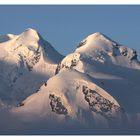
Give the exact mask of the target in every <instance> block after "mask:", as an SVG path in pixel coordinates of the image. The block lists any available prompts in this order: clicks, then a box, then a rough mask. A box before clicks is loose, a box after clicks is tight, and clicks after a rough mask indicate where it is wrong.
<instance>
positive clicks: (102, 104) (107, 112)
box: [82, 86, 122, 118]
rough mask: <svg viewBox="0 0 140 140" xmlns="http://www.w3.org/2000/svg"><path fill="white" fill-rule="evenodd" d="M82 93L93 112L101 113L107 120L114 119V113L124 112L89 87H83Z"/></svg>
mask: <svg viewBox="0 0 140 140" xmlns="http://www.w3.org/2000/svg"><path fill="white" fill-rule="evenodd" d="M82 91H83V94H84V95H85V100H86V101H87V102H88V104H89V109H90V110H91V111H94V112H97V113H100V114H101V115H103V116H104V117H106V118H112V116H113V114H114V113H117V112H118V113H119V112H121V111H122V108H120V107H119V106H117V105H115V104H114V103H112V102H110V101H109V100H107V99H105V98H104V97H102V96H101V95H100V94H98V93H97V92H96V91H95V90H91V89H89V88H88V87H86V86H83V89H82Z"/></svg>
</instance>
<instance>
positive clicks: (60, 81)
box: [3, 33, 140, 134]
mask: <svg viewBox="0 0 140 140" xmlns="http://www.w3.org/2000/svg"><path fill="white" fill-rule="evenodd" d="M33 36H34V35H33ZM24 37H25V36H24ZM21 40H22V41H23V42H24V40H25V38H23V39H21ZM21 40H20V41H21ZM41 42H42V41H41ZM24 43H25V42H24ZM31 43H33V42H31ZM8 44H9V43H8ZM9 48H10V47H7V49H9ZM21 48H22V47H21ZM21 52H23V51H21ZM43 52H44V51H43ZM46 52H47V51H46ZM49 54H52V55H53V54H54V53H53V52H52V53H49ZM49 54H48V55H49ZM43 56H44V55H43ZM43 58H44V57H43ZM49 58H51V56H50V57H49ZM53 58H54V56H52V58H51V59H48V57H47V56H46V57H45V59H43V60H44V61H45V63H46V62H47V64H48V62H50V61H51V62H50V63H51V65H52V64H53V65H55V64H56V63H58V65H57V66H56V65H55V68H54V69H53V74H52V75H50V77H51V78H50V79H48V80H46V81H45V82H44V83H43V85H42V86H40V87H39V88H38V90H37V91H36V92H34V94H32V95H31V96H29V97H27V98H26V99H25V100H23V101H21V102H19V104H18V107H14V106H13V107H12V108H11V109H9V111H8V113H9V114H11V115H12V117H11V118H13V117H14V118H17V120H18V121H17V122H18V124H17V122H16V124H17V125H16V126H17V127H16V128H15V127H14V128H15V130H13V129H12V128H10V129H8V130H7V129H6V128H5V129H4V131H3V133H9V134H10V133H14V134H16V133H19V134H140V131H139V130H140V123H139V122H140V121H139V119H140V116H139V112H140V95H139V94H140V87H139V82H140V62H139V61H138V59H137V52H136V51H135V50H134V49H130V48H128V47H126V46H123V45H121V44H119V43H117V42H115V41H113V40H111V39H110V38H108V37H106V36H105V35H103V34H101V33H95V34H92V35H90V36H88V37H87V38H85V39H84V40H83V41H81V42H80V43H79V45H78V47H77V49H76V50H75V51H74V52H73V53H71V54H68V55H67V56H66V57H65V58H64V59H63V60H62V61H61V62H54V61H55V60H54V59H53ZM61 58H62V57H61ZM56 60H57V59H56ZM59 60H60V59H59ZM8 62H9V60H8ZM52 62H53V63H52ZM50 63H49V64H50ZM29 64H30V63H29ZM27 67H28V66H27ZM28 68H29V69H30V67H28ZM33 69H35V66H33V67H32V68H31V71H32V70H33ZM40 69H41V68H40V67H37V70H38V72H40ZM44 69H45V70H46V71H47V69H46V68H44ZM48 70H50V69H49V68H48ZM29 71H30V70H29ZM47 72H48V71H47ZM36 73H37V72H36ZM41 73H42V71H41ZM54 73H55V75H54ZM42 81H43V80H42ZM33 84H34V83H33ZM29 87H30V85H29ZM6 89H7V88H5V90H6ZM29 89H30V88H29ZM25 94H26V93H25ZM17 128H20V129H18V131H17ZM12 130H13V131H12ZM25 130H26V131H25Z"/></svg>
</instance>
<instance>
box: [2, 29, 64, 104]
mask: <svg viewBox="0 0 140 140" xmlns="http://www.w3.org/2000/svg"><path fill="white" fill-rule="evenodd" d="M62 58H63V57H62V55H60V54H59V53H58V52H57V51H56V50H55V49H54V48H53V47H52V46H51V45H50V43H49V42H47V41H45V40H44V39H43V38H42V37H41V36H40V34H39V33H38V32H37V31H36V30H34V29H30V28H29V29H27V30H25V31H24V32H23V33H21V34H20V35H11V34H10V35H9V34H8V35H4V36H0V79H1V82H0V98H1V100H2V101H4V102H7V103H8V104H11V103H12V104H13V103H14V104H15V103H17V102H19V101H21V100H23V99H24V98H26V97H27V96H29V95H31V94H32V93H33V92H35V91H36V90H37V89H38V88H39V87H40V86H41V85H42V84H43V83H44V82H45V81H46V80H47V79H48V78H50V77H51V76H53V75H54V72H55V69H56V66H57V63H58V62H59V61H60V60H61V59H62Z"/></svg>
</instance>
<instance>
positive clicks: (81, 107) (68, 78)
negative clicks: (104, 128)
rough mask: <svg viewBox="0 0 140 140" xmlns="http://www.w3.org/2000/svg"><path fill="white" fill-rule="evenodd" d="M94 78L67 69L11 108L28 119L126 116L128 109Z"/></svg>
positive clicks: (99, 119) (98, 119) (96, 119)
mask: <svg viewBox="0 0 140 140" xmlns="http://www.w3.org/2000/svg"><path fill="white" fill-rule="evenodd" d="M93 81H94V79H92V78H91V77H89V76H88V75H86V74H83V73H80V72H78V71H75V70H65V71H63V72H60V73H59V74H57V75H56V76H53V77H52V78H50V79H49V80H48V81H47V82H46V83H44V85H42V87H41V88H40V89H39V91H38V92H37V93H35V94H33V95H31V96H30V97H28V98H27V99H26V100H24V101H23V102H21V103H20V104H19V107H17V108H14V109H13V110H12V112H14V113H16V115H18V116H20V118H22V119H23V120H26V121H27V120H34V119H35V120H36V119H40V118H45V119H46V120H50V121H52V122H53V121H58V122H65V121H76V122H79V123H81V124H83V125H85V126H86V125H89V124H90V125H91V124H92V125H93V124H94V123H95V122H96V123H97V124H101V123H103V124H104V125H105V124H107V125H108V121H109V122H111V121H113V122H115V121H117V122H118V120H119V121H120V120H121V119H123V116H124V115H125V113H124V110H123V109H122V108H121V107H120V105H119V104H118V102H117V101H116V100H115V99H114V98H113V97H112V96H111V95H110V94H109V93H107V92H106V91H104V90H103V89H102V88H100V87H99V86H97V85H96V84H94V82H93ZM116 118H117V119H116ZM91 120H92V122H91Z"/></svg>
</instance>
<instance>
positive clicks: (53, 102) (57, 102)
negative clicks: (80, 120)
mask: <svg viewBox="0 0 140 140" xmlns="http://www.w3.org/2000/svg"><path fill="white" fill-rule="evenodd" d="M49 99H50V106H51V109H52V111H53V112H55V113H57V114H63V115H67V114H68V111H67V109H66V108H65V106H64V105H63V104H62V102H61V98H60V97H57V96H55V95H54V94H50V95H49Z"/></svg>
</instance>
